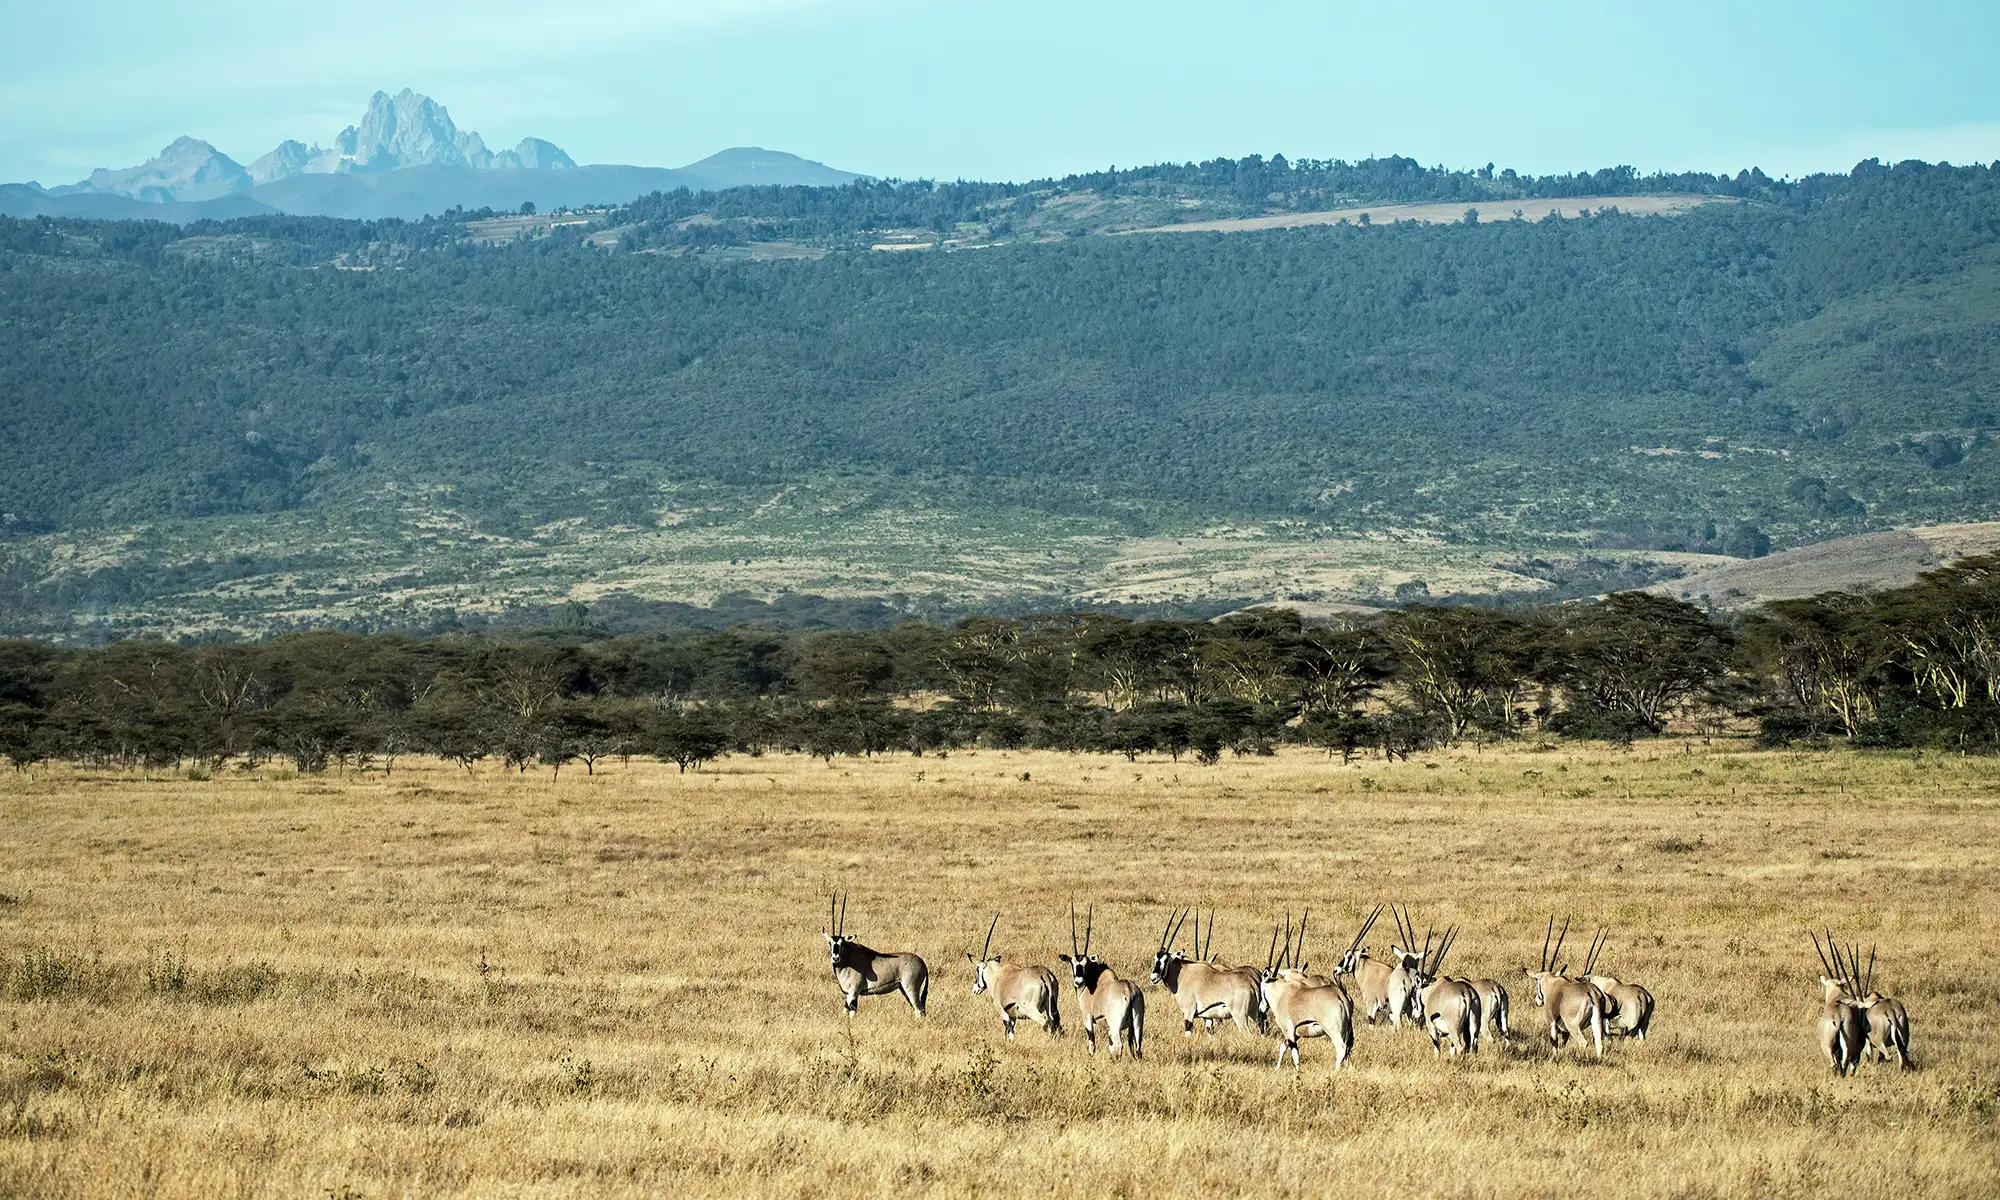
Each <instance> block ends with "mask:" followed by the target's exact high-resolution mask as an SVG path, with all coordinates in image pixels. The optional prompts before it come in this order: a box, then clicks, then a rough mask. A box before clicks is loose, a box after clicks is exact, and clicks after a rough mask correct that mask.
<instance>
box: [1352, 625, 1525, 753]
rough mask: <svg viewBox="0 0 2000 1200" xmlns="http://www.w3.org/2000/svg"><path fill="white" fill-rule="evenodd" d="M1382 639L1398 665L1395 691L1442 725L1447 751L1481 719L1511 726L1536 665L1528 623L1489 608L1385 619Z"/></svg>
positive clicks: (1438, 727) (1501, 725) (1440, 738)
mask: <svg viewBox="0 0 2000 1200" xmlns="http://www.w3.org/2000/svg"><path fill="white" fill-rule="evenodd" d="M1382 638H1383V641H1384V642H1385V643H1386V644H1387V646H1388V647H1389V651H1390V653H1391V654H1392V655H1393V656H1394V658H1395V661H1396V673H1395V681H1396V684H1397V686H1398V687H1399V688H1400V689H1401V690H1402V691H1403V693H1404V696H1405V698H1406V700H1407V701H1408V703H1409V705H1410V707H1411V708H1413V709H1414V710H1415V711H1417V712H1418V713H1421V714H1423V715H1424V716H1425V717H1428V718H1429V719H1430V720H1431V721H1433V722H1434V723H1435V724H1436V725H1437V731H1438V740H1440V741H1441V742H1443V743H1444V744H1445V745H1451V744H1453V743H1455V742H1457V741H1458V740H1459V739H1461V738H1463V737H1464V736H1465V734H1466V731H1467V730H1469V729H1471V728H1472V726H1473V725H1474V724H1475V723H1477V722H1480V721H1482V720H1484V721H1486V722H1487V723H1488V724H1491V725H1494V726H1496V727H1499V728H1506V727H1507V726H1508V723H1509V720H1510V716H1511V710H1512V708H1513V704H1514V698H1515V696H1516V695H1517V694H1518V692H1519V690H1520V688H1521V687H1522V685H1523V684H1524V683H1525V682H1526V680H1527V678H1528V675H1529V672H1530V671H1531V670H1532V669H1533V665H1534V658H1535V646H1534V638H1533V636H1532V630H1531V629H1530V627H1529V626H1528V625H1527V623H1526V622H1524V621H1522V620H1520V619H1519V618H1516V617H1513V616H1510V615H1508V614H1506V613H1502V612H1495V611H1493V610H1491V609H1484V608H1445V607H1440V606H1435V605H1419V606H1416V607H1412V608H1406V609H1403V610H1402V611H1400V612H1394V613H1390V614H1389V615H1388V616H1387V617H1385V618H1383V621H1382Z"/></svg>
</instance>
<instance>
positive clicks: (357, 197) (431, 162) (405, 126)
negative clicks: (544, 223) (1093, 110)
mask: <svg viewBox="0 0 2000 1200" xmlns="http://www.w3.org/2000/svg"><path fill="white" fill-rule="evenodd" d="M858 178H860V176H858V175H855V174H853V173H852V172H848V171H838V170H835V169H833V168H832V167H828V166H826V165H824V164H822V163H817V162H811V161H809V160H807V159H803V158H800V157H798V156H796V155H792V154H785V153H782V152H780V151H775V150H764V149H761V148H758V147H754V146H743V147H737V148H734V149H730V150H724V151H723V152H721V153H720V154H715V155H711V156H710V157H708V158H705V159H702V160H701V161H700V162H696V163H691V164H689V165H688V166H685V167H681V168H678V169H666V168H660V167H636V166H620V165H594V166H579V165H578V164H577V162H576V160H575V159H573V158H571V157H570V156H569V155H568V154H567V153H565V152H564V151H563V149H562V148H561V147H559V146H557V145H555V144H554V143H552V142H548V141H544V140H543V139H541V138H535V137H524V138H522V139H521V140H520V142H519V143H517V144H516V145H514V146H513V147H512V148H510V149H504V150H500V151H498V152H495V151H493V150H490V149H488V148H487V145H486V141H485V139H484V138H482V137H481V136H480V135H479V134H478V133H476V132H473V131H470V130H461V129H459V128H458V126H457V125H456V124H455V123H454V122H453V121H452V119H451V114H450V112H449V111H447V110H446V109H445V107H444V106H443V105H441V104H439V103H437V102H436V101H435V100H432V99H431V98H430V97H428V96H425V95H422V94H420V93H418V92H415V91H413V90H411V89H409V88H405V89H403V90H402V91H401V92H399V93H397V94H396V95H394V96H391V95H390V94H388V93H387V92H376V93H375V95H374V96H373V97H371V98H370V100H369V102H368V111H367V112H366V113H365V114H363V116H362V118H361V121H360V123H359V124H356V125H349V126H348V127H347V128H345V129H343V130H341V131H340V133H339V134H337V135H336V136H335V137H334V139H333V142H332V144H331V145H329V146H320V145H318V144H316V143H315V144H313V145H307V144H306V143H304V142H299V141H294V140H289V139H288V140H286V141H283V142H280V143H279V144H278V145H277V146H276V147H274V148H272V149H271V150H270V151H268V152H267V153H265V154H263V155H260V156H259V157H257V158H256V159H254V160H252V161H251V163H250V164H249V165H248V166H247V167H246V166H244V165H243V164H241V163H239V162H237V161H236V160H235V159H233V158H231V157H230V156H229V155H227V154H224V153H223V152H222V151H220V150H217V149H216V148H215V147H214V146H213V145H211V144H210V143H208V142H205V141H203V140H201V139H200V138H195V137H180V138H176V139H175V140H174V141H173V142H172V143H171V144H170V145H168V146H167V147H166V148H165V149H163V150H161V151H160V153H159V154H157V155H155V156H154V157H152V158H150V159H148V160H146V161H145V162H143V163H141V164H139V165H138V166H135V167H124V168H116V169H113V168H102V167H100V168H99V169H97V170H95V171H92V172H91V173H90V176H89V178H87V179H83V180H80V181H79V182H77V183H73V184H66V185H63V186H60V187H52V188H44V187H42V186H41V185H40V184H37V183H16V184H4V185H0V215H4V216H13V217H26V216H59V217H84V218H98V219H134V218H141V219H143V218H152V219H156V220H165V221H169V222H174V223H180V224H185V223H186V222H188V221H194V220H202V219H213V220H227V219H230V218H234V217H244V216H253V215H257V214H261V213H280V212H282V213H290V214H293V215H299V216H327V217H350V218H362V219H373V218H381V217H401V218H404V219H411V220H414V219H417V218H420V217H423V216H426V215H431V214H437V213H442V212H445V211H448V210H450V209H453V208H464V209H479V208H494V209H509V210H511V209H517V208H519V207H520V206H521V205H522V204H523V203H532V204H534V205H536V206H537V207H538V208H544V209H546V208H557V207H568V208H580V207H588V206H594V205H603V204H622V203H624V202H626V201H629V200H632V199H634V198H636V197H638V196H642V195H645V194H647V193H650V192H656V191H658V192H667V191H673V190H675V189H676V188H682V187H685V188H689V189H691V190H694V191H721V190H724V189H727V188H732V187H742V186H746V185H753V184H802V185H808V186H821V187H824V186H838V185H841V184H844V183H849V182H851V181H853V180H855V179H858Z"/></svg>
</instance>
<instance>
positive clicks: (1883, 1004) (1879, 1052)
mask: <svg viewBox="0 0 2000 1200" xmlns="http://www.w3.org/2000/svg"><path fill="white" fill-rule="evenodd" d="M1827 943H1828V945H1832V943H1833V935H1832V934H1831V933H1828V934H1827ZM1833 961H1834V965H1835V966H1840V965H1841V962H1840V953H1839V951H1837V950H1836V951H1835V952H1834V960H1833ZM1846 976H1847V980H1848V983H1849V984H1850V985H1851V987H1850V988H1849V990H1848V998H1849V1001H1850V1002H1851V1003H1852V1004H1853V1005H1854V1006H1855V1007H1856V1008H1859V1009H1860V1010H1861V1012H1862V1015H1863V1016H1864V1017H1865V1018H1867V1021H1868V1044H1867V1046H1866V1047H1865V1048H1864V1049H1863V1051H1862V1058H1864V1059H1867V1058H1871V1057H1872V1058H1874V1059H1875V1061H1877V1062H1888V1061H1889V1059H1890V1058H1892V1057H1893V1058H1894V1059H1895V1060H1896V1065H1897V1066H1899V1067H1901V1068H1903V1069H1904V1070H1906V1071H1907V1070H1909V1069H1910V1014H1909V1010H1907V1009H1905V1008H1904V1007H1903V1002H1902V1001H1900V1000H1897V999H1895V998H1894V997H1892V996H1884V995H1883V994H1882V993H1880V992H1878V991H1876V990H1875V947H1873V946H1870V947H1869V948H1868V970H1867V971H1866V972H1863V971H1862V970H1861V955H1860V952H1859V951H1858V950H1856V949H1854V948H1851V947H1850V948H1849V950H1848V953H1847V963H1846Z"/></svg>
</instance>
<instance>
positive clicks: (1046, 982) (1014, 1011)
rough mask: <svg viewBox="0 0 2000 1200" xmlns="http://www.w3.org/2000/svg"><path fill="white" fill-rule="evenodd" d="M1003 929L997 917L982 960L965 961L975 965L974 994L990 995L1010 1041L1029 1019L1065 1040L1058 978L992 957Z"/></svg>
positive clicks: (1036, 968)
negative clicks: (996, 937) (1017, 1026)
mask: <svg viewBox="0 0 2000 1200" xmlns="http://www.w3.org/2000/svg"><path fill="white" fill-rule="evenodd" d="M999 925H1000V914H999V913H994V914H993V924H991V925H988V926H987V927H986V944H985V945H984V946H982V947H980V949H979V957H978V958H974V957H972V955H970V954H967V955H966V956H965V959H966V961H967V962H969V963H971V964H972V994H973V995H975V996H978V995H982V994H983V995H990V996H992V997H993V1004H994V1006H995V1007H996V1008H998V1009H999V1010H1000V1024H1001V1025H1002V1026H1003V1027H1004V1028H1005V1029H1006V1030H1007V1040H1008V1041H1010V1042H1011V1041H1013V1040H1014V1022H1016V1021H1018V1020H1020V1019H1021V1018H1023V1017H1026V1018H1027V1019H1028V1020H1030V1021H1033V1022H1034V1023H1035V1024H1037V1025H1040V1026H1041V1027H1042V1029H1043V1030H1045V1031H1046V1032H1047V1033H1048V1035H1049V1036H1050V1037H1061V1036H1062V1031H1063V1027H1062V1009H1061V1007H1060V1006H1058V1005H1057V1003H1056V975H1055V972H1054V971H1051V970H1049V969H1048V968H1047V967H1043V966H1033V965H1025V964H1018V965H1017V964H1013V963H1006V964H1003V963H1002V962H1001V961H1000V956H999V955H997V954H991V953H989V952H990V951H991V950H992V949H993V931H994V930H995V929H996V928H998V927H999Z"/></svg>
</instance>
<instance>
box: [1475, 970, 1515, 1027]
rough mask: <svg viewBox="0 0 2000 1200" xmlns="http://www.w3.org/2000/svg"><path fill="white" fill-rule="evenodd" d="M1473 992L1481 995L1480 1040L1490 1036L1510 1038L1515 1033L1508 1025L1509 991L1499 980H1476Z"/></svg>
mask: <svg viewBox="0 0 2000 1200" xmlns="http://www.w3.org/2000/svg"><path fill="white" fill-rule="evenodd" d="M1472 990H1473V991H1475V992H1478V993H1479V1037H1480V1040H1481V1041H1484V1040H1485V1039H1486V1037H1487V1035H1489V1034H1497V1035H1499V1036H1500V1037H1503V1038H1504V1037H1508V1036H1509V1035H1510V1034H1511V1033H1512V1032H1513V1031H1512V1030H1511V1029H1510V1028H1508V1024H1507V989H1506V988H1505V987H1503V986H1501V984H1500V981H1499V980H1497V979H1475V980H1473V981H1472Z"/></svg>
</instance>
